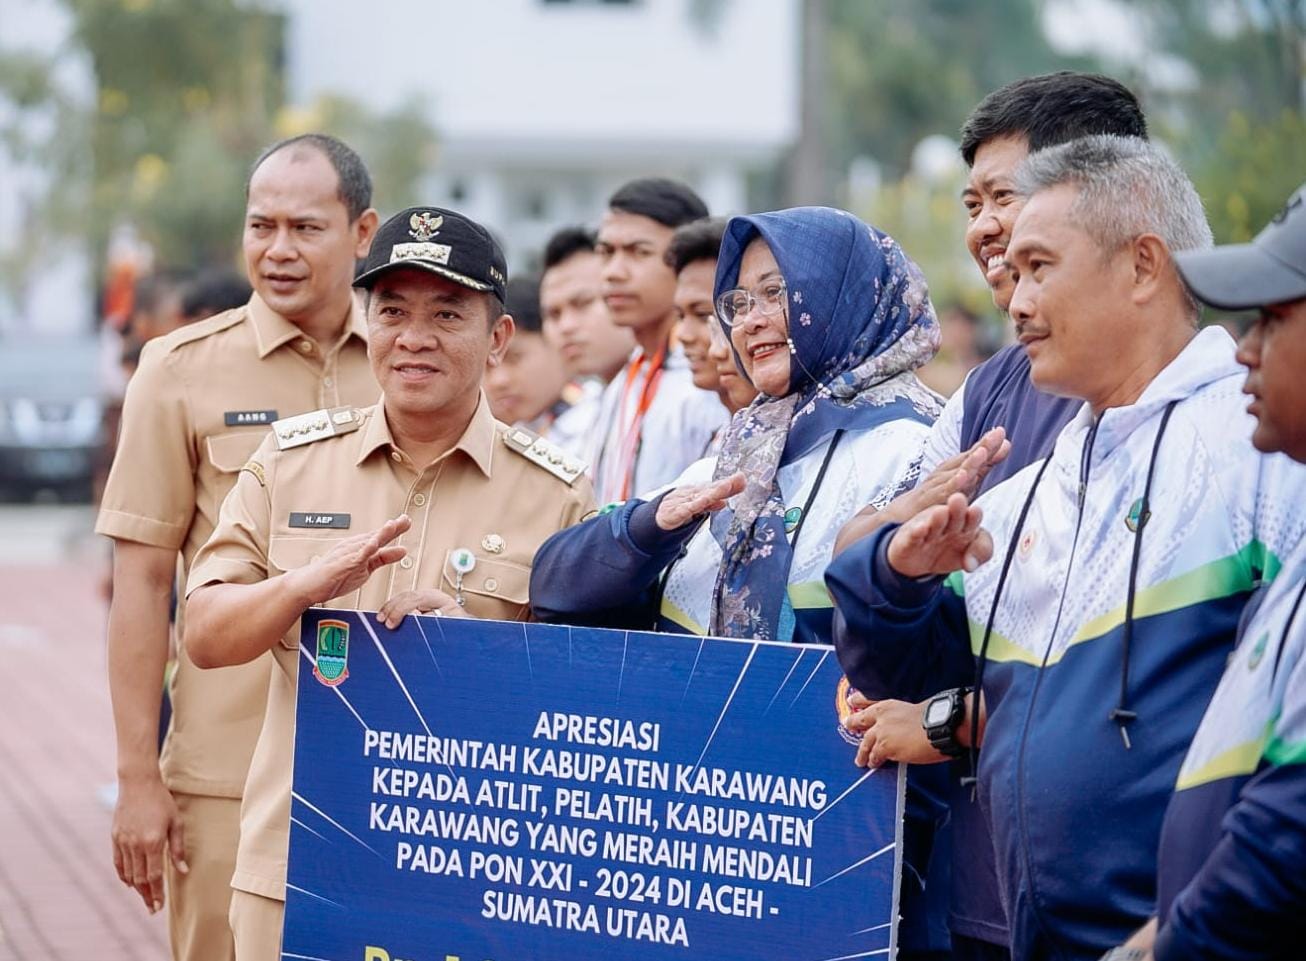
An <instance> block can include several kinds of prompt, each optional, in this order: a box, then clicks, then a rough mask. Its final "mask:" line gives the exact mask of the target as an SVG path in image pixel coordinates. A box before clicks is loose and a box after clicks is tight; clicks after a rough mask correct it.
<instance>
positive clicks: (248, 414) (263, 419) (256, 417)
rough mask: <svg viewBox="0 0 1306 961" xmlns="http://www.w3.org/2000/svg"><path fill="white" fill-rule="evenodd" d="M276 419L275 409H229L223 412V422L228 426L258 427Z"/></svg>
mask: <svg viewBox="0 0 1306 961" xmlns="http://www.w3.org/2000/svg"><path fill="white" fill-rule="evenodd" d="M276 419H277V412H276V411H275V410H228V411H224V412H223V414H222V423H223V424H225V425H226V426H227V427H257V426H259V425H260V424H271V423H272V422H273V421H274V420H276Z"/></svg>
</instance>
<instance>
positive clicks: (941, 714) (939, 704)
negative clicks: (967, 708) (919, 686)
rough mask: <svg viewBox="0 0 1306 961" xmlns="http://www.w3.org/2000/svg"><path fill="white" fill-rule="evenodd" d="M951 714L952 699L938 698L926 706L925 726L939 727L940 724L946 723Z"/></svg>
mask: <svg viewBox="0 0 1306 961" xmlns="http://www.w3.org/2000/svg"><path fill="white" fill-rule="evenodd" d="M950 714H952V703H951V699H949V698H946V697H940V698H936V699H935V700H933V701H930V703H929V704H928V705H926V707H925V726H926V727H938V726H939V725H940V724H946V723H947V722H948V716H949V715H950Z"/></svg>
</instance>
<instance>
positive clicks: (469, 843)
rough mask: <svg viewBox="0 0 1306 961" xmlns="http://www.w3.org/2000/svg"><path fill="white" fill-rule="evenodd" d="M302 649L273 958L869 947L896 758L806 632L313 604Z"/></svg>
mask: <svg viewBox="0 0 1306 961" xmlns="http://www.w3.org/2000/svg"><path fill="white" fill-rule="evenodd" d="M300 650H301V652H302V655H303V657H304V661H303V662H302V664H301V669H300V671H299V706H298V713H297V733H296V738H295V761H294V764H295V768H294V791H293V799H292V804H291V826H290V869H289V883H288V889H287V897H286V921H285V937H284V944H283V955H282V957H284V958H289V959H321V961H672V959H676V961H698V959H704V961H707V959H712V961H733V959H739V961H744V959H747V961H758V959H766V961H835V959H840V961H843V959H852V958H868V957H874V956H883V955H889V953H890V951H891V949H892V947H893V945H894V938H895V921H894V919H895V917H896V914H897V905H896V900H895V895H894V893H895V891H896V890H897V884H896V879H897V876H898V872H899V870H900V867H899V852H900V850H901V827H900V826H901V821H902V798H903V776H902V773H901V772H900V771H899V770H898V769H896V768H893V767H885V768H881V769H879V770H876V771H871V772H867V771H863V770H861V769H859V768H857V767H856V766H855V765H854V764H853V756H854V753H855V752H854V748H853V747H852V743H855V738H853V737H852V735H850V734H849V733H848V732H847V731H846V730H845V729H844V728H843V725H842V722H843V720H844V719H846V717H847V714H848V709H847V706H846V697H847V684H846V683H845V682H843V680H842V677H841V675H840V672H839V667H838V664H837V662H836V659H835V657H834V652H833V651H832V650H831V649H830V648H827V647H815V646H807V647H804V646H800V645H791V644H772V643H765V642H750V641H733V640H719V639H715V638H706V639H702V638H696V637H683V636H678V635H669V634H645V633H635V632H630V633H627V632H624V631H609V630H592V629H582V628H568V627H557V626H549V625H540V624H514V623H506V622H500V621H476V620H464V619H459V618H441V617H409V618H408V619H406V620H405V621H404V622H403V624H401V625H400V627H399V628H398V629H397V630H394V631H390V630H387V629H386V628H385V627H384V625H381V624H379V623H378V622H377V620H376V618H375V615H372V614H367V613H362V612H357V611H331V610H313V611H310V612H309V613H308V614H306V615H305V616H304V619H303V634H302V643H301V647H300ZM850 742H851V743H850Z"/></svg>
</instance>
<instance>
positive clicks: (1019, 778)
mask: <svg viewBox="0 0 1306 961" xmlns="http://www.w3.org/2000/svg"><path fill="white" fill-rule="evenodd" d="M1104 413H1105V412H1104ZM1101 423H1102V415H1101V414H1099V415H1098V416H1097V417H1095V418H1094V419H1093V426H1092V427H1090V428H1089V430H1088V436H1087V437H1085V438H1084V450H1083V453H1082V454H1081V456H1080V461H1079V489H1078V500H1079V504H1078V512H1077V515H1076V517H1075V534H1074V536H1073V537H1072V538H1071V540H1070V558H1069V560H1068V561H1067V562H1066V576H1065V579H1064V580H1063V581H1062V583H1061V597H1060V600H1059V602H1058V604H1057V616H1056V618H1055V620H1053V622H1052V634H1051V636H1050V637H1049V638H1048V642H1047V647H1046V648H1045V649H1044V651H1043V662H1042V663H1041V664H1040V665H1039V670H1038V676H1037V677H1036V678H1035V679H1034V689H1033V690H1032V691H1030V694H1029V703H1028V704H1026V706H1025V722H1024V724H1023V726H1022V727H1021V731H1020V742H1019V743H1020V747H1019V753H1018V754H1017V756H1016V816H1017V818H1019V821H1020V853H1021V860H1022V861H1024V862H1025V876H1026V877H1027V878H1028V879H1029V897H1030V902H1031V903H1032V904H1033V905H1034V917H1036V918H1037V919H1038V926H1039V928H1040V930H1042V932H1043V936H1044V937H1045V938H1046V939H1047V940H1048V942H1049V944H1050V946H1051V948H1052V951H1053V952H1054V954H1056V955H1057V956H1058V957H1060V956H1061V951H1060V950H1059V949H1058V947H1057V943H1056V940H1057V939H1056V936H1055V935H1054V933H1053V932H1052V931H1050V930H1048V928H1047V927H1046V926H1045V924H1044V922H1043V913H1042V911H1041V910H1040V909H1039V905H1038V892H1037V891H1036V890H1035V883H1034V862H1033V860H1032V858H1031V857H1030V854H1029V833H1028V831H1029V828H1028V821H1027V819H1026V816H1025V745H1026V744H1028V743H1029V726H1030V722H1031V721H1032V720H1033V717H1034V703H1035V702H1036V701H1037V700H1038V692H1039V688H1040V687H1041V686H1042V684H1043V675H1044V673H1045V672H1046V671H1047V666H1048V658H1049V657H1051V656H1052V648H1053V645H1055V644H1056V639H1057V631H1058V630H1060V629H1061V615H1062V613H1063V612H1064V611H1065V607H1066V590H1067V588H1068V587H1069V585H1070V572H1071V571H1072V570H1074V567H1075V551H1076V550H1077V548H1078V547H1079V530H1080V527H1082V526H1083V523H1084V503H1085V501H1086V500H1087V497H1088V480H1089V472H1090V471H1089V468H1090V465H1091V464H1092V461H1093V444H1094V442H1096V440H1097V429H1098V427H1099V426H1100V425H1101Z"/></svg>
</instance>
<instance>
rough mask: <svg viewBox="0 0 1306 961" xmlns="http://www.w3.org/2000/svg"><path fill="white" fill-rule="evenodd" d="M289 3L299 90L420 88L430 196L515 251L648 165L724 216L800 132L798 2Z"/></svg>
mask: <svg viewBox="0 0 1306 961" xmlns="http://www.w3.org/2000/svg"><path fill="white" fill-rule="evenodd" d="M278 6H280V7H281V8H282V9H284V10H285V12H286V14H287V15H288V16H287V19H288V28H287V29H288V33H287V74H286V76H287V82H288V87H289V95H290V98H291V100H292V102H294V103H295V104H296V105H299V106H307V105H309V104H311V103H312V102H313V100H315V99H316V98H317V97H318V96H320V95H323V94H339V95H343V96H346V97H349V98H350V99H353V100H356V101H358V102H361V103H364V104H366V105H368V106H369V107H371V108H372V109H375V110H390V109H393V108H395V107H397V106H398V105H399V104H400V103H402V102H403V101H404V100H405V99H406V98H408V97H410V96H412V95H413V94H416V95H417V96H419V97H420V98H421V99H422V100H423V101H424V102H426V103H427V104H429V119H430V121H431V123H432V125H433V127H434V128H435V130H436V132H437V136H438V139H439V152H438V159H437V163H436V165H435V169H433V170H432V171H431V173H430V176H429V180H428V181H427V183H426V184H425V189H424V190H423V194H424V196H425V197H429V199H430V201H431V202H433V203H440V204H443V205H447V206H450V207H453V208H456V209H458V210H460V211H463V212H465V213H467V214H468V215H470V216H472V217H474V218H476V219H477V220H480V221H481V222H483V223H484V224H485V225H486V226H488V227H490V228H491V229H492V230H495V231H496V232H497V233H498V234H499V236H500V237H501V239H502V241H503V243H504V245H505V248H506V250H507V253H508V259H509V263H510V264H513V265H521V264H524V263H527V262H528V261H529V259H530V258H531V257H532V256H533V255H535V254H537V253H538V251H539V250H540V248H541V247H542V246H543V244H544V242H545V241H546V240H547V239H548V236H549V235H550V234H551V233H552V231H553V230H554V229H556V228H557V227H559V226H561V225H564V224H573V223H581V224H590V225H593V224H595V223H596V222H597V220H598V218H599V217H600V216H601V214H602V211H603V209H604V206H605V203H606V200H607V198H608V196H609V195H610V194H611V193H612V191H613V190H614V189H615V188H616V187H618V186H620V184H622V183H623V182H625V181H626V180H629V179H631V178H633V177H637V176H648V175H658V176H670V177H676V178H678V179H682V180H684V181H686V182H687V183H689V184H690V185H691V186H693V187H694V188H695V189H696V190H698V191H699V192H700V193H701V194H702V196H703V198H704V200H705V201H706V202H707V203H708V206H709V207H710V209H711V210H712V212H713V213H714V214H730V213H738V212H741V211H743V210H744V209H745V207H746V196H747V178H748V176H749V174H750V173H753V172H758V171H766V170H768V169H771V168H773V167H774V165H775V164H776V162H777V161H779V160H780V159H781V158H782V156H783V155H784V153H785V151H786V150H787V149H788V148H789V147H791V146H792V144H793V141H794V138H795V136H796V134H797V130H798V103H799V100H798V93H799V91H798V81H799V64H798V56H799V42H798V40H799V38H798V29H799V17H798V12H799V10H798V6H799V0H476V2H454V0H441V2H433V0H380V2H377V3H374V4H371V5H370V7H369V12H370V15H369V16H363V15H361V11H360V7H359V5H358V3H357V0H283V2H282V3H281V4H278ZM345 24H350V25H351V26H350V27H348V28H346V27H344V26H342V25H345ZM351 38H352V39H351ZM363 150H364V153H365V152H366V146H365V145H363ZM382 213H383V214H385V213H389V212H388V211H383V212H382Z"/></svg>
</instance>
